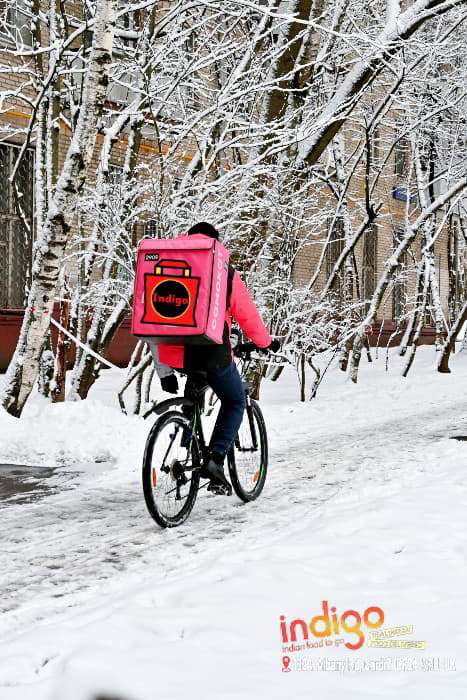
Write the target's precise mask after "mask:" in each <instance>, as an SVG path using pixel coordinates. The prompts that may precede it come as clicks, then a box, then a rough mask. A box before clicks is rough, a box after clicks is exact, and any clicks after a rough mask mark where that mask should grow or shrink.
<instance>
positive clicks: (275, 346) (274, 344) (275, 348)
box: [268, 338, 281, 352]
mask: <svg viewBox="0 0 467 700" xmlns="http://www.w3.org/2000/svg"><path fill="white" fill-rule="evenodd" d="M280 349H281V344H280V341H279V340H277V338H274V340H273V341H272V342H271V343H270V344H269V345H268V350H270V351H271V352H277V351H278V350H280Z"/></svg>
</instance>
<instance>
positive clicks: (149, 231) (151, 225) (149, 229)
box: [144, 219, 158, 238]
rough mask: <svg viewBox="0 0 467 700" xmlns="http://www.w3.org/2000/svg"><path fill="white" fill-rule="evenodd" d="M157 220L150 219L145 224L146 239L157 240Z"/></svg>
mask: <svg viewBox="0 0 467 700" xmlns="http://www.w3.org/2000/svg"><path fill="white" fill-rule="evenodd" d="M157 229H158V226H157V219H149V221H146V223H145V224H144V237H145V238H157Z"/></svg>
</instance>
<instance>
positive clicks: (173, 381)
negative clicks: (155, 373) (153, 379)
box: [161, 374, 178, 394]
mask: <svg viewBox="0 0 467 700" xmlns="http://www.w3.org/2000/svg"><path fill="white" fill-rule="evenodd" d="M161 387H162V390H163V391H166V392H167V393H168V394H176V393H177V392H178V379H177V377H176V376H175V374H169V375H168V376H167V377H161Z"/></svg>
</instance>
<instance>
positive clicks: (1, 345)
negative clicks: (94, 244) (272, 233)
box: [0, 2, 458, 370]
mask: <svg viewBox="0 0 467 700" xmlns="http://www.w3.org/2000/svg"><path fill="white" fill-rule="evenodd" d="M165 4H166V5H167V3H165ZM169 4H170V3H169ZM2 5H3V6H4V5H5V3H3V4H2V3H0V15H1V13H3V20H4V23H3V25H0V48H1V47H3V48H5V49H8V48H9V47H10V48H11V47H12V46H13V45H14V42H13V41H12V39H13V38H14V37H13V35H12V32H14V31H16V32H19V33H20V34H21V39H22V41H23V42H24V44H25V45H27V44H28V42H30V37H28V33H27V29H25V28H24V27H25V24H27V22H28V17H27V11H26V10H25V9H24V8H23V9H21V3H16V7H17V9H15V10H13V9H5V8H4V9H2ZM68 7H69V8H70V10H69V11H70V14H71V15H72V14H73V11H75V16H76V17H79V13H80V12H81V8H82V5H81V4H80V3H72V2H70V3H67V8H68ZM7 13H8V15H7ZM5 20H7V23H6V24H5ZM2 26H3V31H2V30H1V27H2ZM6 26H9V27H10V30H9V31H5V27H6ZM15 27H16V29H15ZM124 29H126V30H131V27H128V26H127V25H125V26H124ZM128 35H131V31H128ZM131 41H132V38H131V36H128V37H127V38H125V39H124V40H123V42H124V43H125V42H127V43H128V42H131ZM0 62H1V63H2V64H3V67H4V69H3V70H2V72H1V73H0V89H1V90H2V91H3V92H4V95H5V97H4V101H3V107H2V110H1V112H0V338H1V342H0V370H2V369H5V367H6V366H7V364H8V361H9V359H10V357H11V354H12V352H13V350H14V347H15V344H16V338H17V335H18V331H19V328H20V325H21V320H22V309H23V307H24V302H25V292H26V290H27V287H28V280H29V278H30V273H31V257H32V241H33V237H34V169H35V163H34V150H33V148H30V149H28V151H27V153H26V154H25V157H24V158H23V160H22V163H21V167H20V169H19V171H18V173H17V175H16V182H17V183H18V186H19V187H18V189H19V190H20V191H21V193H22V197H21V201H20V202H19V203H18V198H17V197H16V195H15V190H14V187H13V185H12V184H11V182H10V176H11V175H12V172H13V169H14V164H15V160H16V155H17V154H18V149H19V148H21V145H22V144H23V143H24V139H25V127H26V126H27V124H28V122H29V120H30V117H31V107H30V106H28V104H27V103H26V102H25V101H24V100H22V99H18V97H17V96H15V91H16V90H18V87H19V85H20V84H21V80H22V79H23V78H22V77H21V75H19V74H18V72H17V69H18V67H19V66H20V65H21V63H20V60H19V59H18V58H16V57H14V56H13V55H12V54H11V53H8V52H6V53H5V52H4V53H3V54H0ZM7 66H8V67H9V68H10V70H8V69H7ZM26 94H29V95H30V96H31V97H32V96H33V92H32V88H29V87H28V88H26ZM128 99H129V94H128V90H127V91H126V92H125V90H124V89H122V88H121V87H119V86H118V85H116V84H112V85H111V88H110V90H109V93H108V101H109V104H111V105H113V106H114V107H115V109H116V111H118V109H119V106H121V107H123V106H124V105H125V104H126V103H127V101H128ZM57 124H58V152H57V159H58V163H57V167H58V168H60V165H61V164H62V163H63V160H64V158H65V154H66V151H67V148H68V145H69V142H70V129H69V127H68V125H67V123H66V120H64V119H57ZM101 143H102V137H101V136H98V139H97V148H96V150H95V153H94V160H93V163H92V171H93V172H95V171H96V169H97V162H98V158H99V148H100V145H101ZM126 145H127V143H126V137H125V135H123V136H122V137H121V138H120V140H119V141H118V143H116V144H115V145H114V147H113V149H112V164H113V166H114V167H115V168H118V167H119V166H120V165H121V163H122V159H123V157H124V153H125V149H126ZM156 152H157V148H156V147H155V145H154V142H153V141H152V140H151V138H150V134H149V133H146V136H145V140H144V141H143V143H142V144H141V147H140V157H141V158H142V159H144V158H145V157H150V156H151V155H152V154H154V153H156ZM406 156H407V152H406V149H405V148H404V144H403V143H401V144H400V145H399V147H397V148H396V149H395V151H394V154H393V156H392V157H391V159H390V160H389V161H388V163H387V166H386V172H385V176H384V178H381V181H380V184H379V185H378V188H377V193H376V194H377V197H378V199H380V200H381V201H382V202H383V206H382V209H381V211H380V213H379V216H378V219H377V221H376V223H375V224H373V225H372V226H371V227H370V228H369V229H368V230H367V231H366V232H365V234H364V235H363V237H362V240H361V241H360V242H359V244H358V246H357V249H356V256H355V265H356V269H357V271H358V278H359V283H360V285H361V289H362V296H364V297H368V296H370V295H371V293H372V291H373V290H374V288H375V285H376V282H377V279H378V276H379V274H380V272H381V271H382V269H383V266H384V263H385V261H386V260H387V258H388V257H389V255H390V254H391V252H392V250H393V249H394V246H395V245H396V244H397V242H398V240H399V237H400V235H401V233H402V228H401V227H403V222H404V219H405V211H406V207H407V205H408V203H407V198H408V197H410V194H408V193H407V189H406V186H405V180H404V176H405V170H406V167H407V162H406ZM356 182H357V185H356V188H355V189H354V191H353V192H351V193H350V196H349V199H350V201H352V200H354V201H356V200H357V199H358V198H359V197H360V198H361V197H362V196H363V194H362V192H363V177H358V178H357V179H356ZM323 196H326V195H323ZM414 206H415V202H414V203H413V204H410V203H409V207H411V208H413V207H414ZM19 210H21V211H19ZM457 225H458V224H457V222H456V221H455V219H454V218H453V217H451V219H449V221H448V222H447V224H446V226H445V228H444V230H443V235H442V236H441V237H439V238H438V240H437V241H436V243H435V249H434V253H435V260H436V267H437V273H438V278H439V285H440V292H441V299H442V302H443V306H444V311H445V313H446V315H447V316H448V315H449V312H450V309H449V303H448V297H449V295H450V292H451V296H452V279H451V278H450V275H449V254H450V250H451V253H452V246H453V241H455V236H454V237H453V235H452V230H451V229H452V227H454V228H455V227H456V226H457ZM150 227H151V224H150V223H149V224H148V228H146V231H149V232H151V228H150ZM144 232H145V225H144V224H140V225H139V226H136V227H135V231H134V236H135V239H136V238H138V237H140V236H141V235H143V234H144ZM326 235H327V232H326V231H323V232H320V235H319V236H317V238H316V241H315V242H310V243H309V244H307V245H306V246H305V247H304V248H303V250H302V251H301V253H300V255H299V256H298V258H297V260H296V263H295V268H294V279H295V283H296V284H297V285H304V284H306V283H307V281H308V280H309V278H310V276H311V274H312V272H313V271H314V270H315V269H316V265H317V263H318V260H319V257H320V255H321V252H322V246H323V240H325V239H326ZM342 247H343V238H342V229H341V223H340V221H339V219H338V218H337V219H336V220H335V222H334V228H333V231H332V232H331V235H330V242H329V245H328V247H327V250H326V253H325V264H324V265H323V266H322V271H321V278H320V280H321V283H324V281H325V279H326V277H327V274H329V271H330V270H331V269H332V267H333V264H334V263H335V261H336V260H337V258H338V256H339V254H340V252H341V251H342ZM412 253H413V256H414V260H416V259H417V257H418V256H419V250H416V249H415V250H413V251H412ZM407 267H408V268H409V269H410V272H409V273H408V275H407V278H404V279H403V280H402V281H401V282H399V283H397V284H395V285H393V286H392V287H391V289H390V290H389V293H387V294H386V297H385V300H384V304H383V305H382V307H381V309H380V312H379V322H378V323H379V326H380V327H379V328H377V329H376V330H377V333H376V334H375V337H376V336H379V337H380V339H381V341H382V342H385V341H386V340H387V339H388V338H389V337H390V335H391V334H392V333H393V332H394V330H395V328H396V324H397V320H398V319H399V318H400V315H401V313H402V311H403V308H404V304H405V300H406V299H407V297H410V296H413V295H414V293H415V288H414V287H415V275H414V264H413V261H412V264H411V263H410V261H409V260H408V259H407ZM337 291H338V290H337ZM425 321H426V327H425V330H424V337H423V340H424V341H425V342H432V340H433V336H434V333H433V328H432V318H431V314H430V313H427V315H426V319H425ZM381 324H382V328H381ZM133 345H134V341H133V339H132V338H131V337H130V334H129V323H128V322H126V321H124V322H123V324H122V326H121V329H120V331H119V332H118V335H117V336H116V338H115V341H114V343H113V345H112V347H111V349H110V355H109V358H110V359H111V361H114V362H117V363H125V362H126V360H127V358H128V355H129V352H130V351H131V349H132V347H133Z"/></svg>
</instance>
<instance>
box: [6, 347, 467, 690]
mask: <svg viewBox="0 0 467 700" xmlns="http://www.w3.org/2000/svg"><path fill="white" fill-rule="evenodd" d="M383 355H384V353H382V354H381V356H380V358H379V359H377V360H375V362H373V364H372V365H367V364H366V363H365V364H364V365H363V366H362V373H361V378H360V383H359V385H358V386H354V385H352V384H351V383H349V382H348V381H347V380H346V378H345V377H344V375H342V374H341V373H339V372H338V371H337V370H330V372H329V376H328V377H327V380H326V381H325V382H324V383H323V384H322V386H321V387H320V390H319V394H318V398H317V399H316V400H315V401H314V402H312V403H307V404H300V403H298V402H297V401H296V394H297V388H296V386H295V383H294V380H293V376H292V375H291V374H288V375H286V376H285V377H284V379H281V380H280V382H279V383H277V384H275V385H274V384H272V383H268V384H265V385H264V395H263V399H262V402H261V405H262V408H263V410H264V413H265V416H266V421H267V425H268V432H269V440H270V472H269V475H268V481H267V484H266V488H265V490H264V492H263V495H262V496H261V498H260V499H259V500H258V501H257V502H255V503H253V504H248V505H243V504H241V503H240V502H239V501H238V500H236V498H235V497H232V498H231V499H225V498H220V497H217V498H216V497H213V496H210V495H209V494H204V493H202V495H201V496H200V498H199V499H198V502H197V504H196V506H195V509H194V511H193V513H192V515H191V517H190V519H189V521H188V522H187V523H186V524H185V525H183V526H182V527H180V528H177V529H174V530H165V531H162V530H160V529H158V528H157V526H156V525H155V523H153V521H152V520H151V519H150V517H149V515H148V514H147V512H146V509H145V505H144V501H143V497H142V493H141V486H140V464H141V456H142V450H143V446H144V440H145V437H146V434H147V431H148V428H149V425H148V424H147V423H145V422H144V421H143V420H142V419H139V418H135V417H125V416H123V415H122V414H121V413H120V412H119V411H118V409H117V406H116V401H115V396H114V389H115V387H116V386H118V383H119V382H120V381H121V377H120V376H119V375H118V373H116V372H111V371H109V372H106V373H105V374H104V377H103V378H102V380H101V381H100V382H99V384H98V385H97V386H96V387H95V389H94V390H93V394H92V397H91V399H90V400H88V401H86V402H83V403H74V404H72V403H69V404H65V405H61V406H50V405H48V404H46V403H44V402H42V401H40V400H39V399H37V400H35V401H34V402H33V403H32V404H31V406H29V407H28V408H27V411H26V414H25V416H24V418H23V419H22V420H21V421H16V420H14V419H11V418H9V417H7V416H5V415H3V414H2V415H0V430H1V431H2V432H1V435H2V438H1V443H0V463H6V464H11V463H16V464H30V465H34V466H35V467H36V469H35V470H34V472H31V473H34V474H35V475H36V476H37V473H38V470H39V473H40V468H42V469H44V470H48V471H47V479H45V478H44V480H43V482H44V483H47V484H48V485H49V490H45V491H43V492H42V493H41V494H39V495H40V497H38V498H36V499H35V500H28V499H27V498H26V499H24V498H22V500H21V499H20V500H21V502H20V500H17V501H16V502H15V500H14V498H11V497H10V498H8V499H7V500H4V501H3V502H0V509H1V524H2V535H3V537H2V547H1V549H0V572H1V573H0V586H1V590H2V596H1V599H0V600H1V602H0V610H1V611H2V615H1V618H0V619H1V625H0V699H1V700H91V699H92V700H94V698H96V697H98V695H99V694H101V695H102V696H103V695H104V694H105V693H106V694H107V695H110V696H111V697H115V698H122V699H125V700H154V699H155V698H157V699H158V700H179V699H181V698H186V697H187V696H189V697H191V698H195V699H198V698H200V699H201V698H202V699H203V700H204V699H211V698H212V699H214V698H216V699H218V698H222V699H224V698H225V699H226V700H231V699H232V700H233V699H234V698H235V699H237V698H238V699H239V698H242V700H243V699H247V700H249V699H250V698H251V699H252V700H253V699H257V698H273V699H275V698H278V699H279V698H289V697H294V698H299V699H302V698H303V699H305V698H310V697H312V696H313V697H319V698H320V700H327V699H328V698H329V699H330V698H335V697H336V694H337V693H338V692H342V691H344V692H345V693H346V697H349V698H351V700H353V699H356V698H359V699H360V698H369V699H370V698H371V700H375V698H379V697H381V698H397V699H398V700H405V699H407V700H408V699H409V698H410V699H411V700H413V699H415V700H418V699H419V698H420V699H423V700H425V699H431V698H433V699H434V698H436V699H438V698H439V697H440V695H441V693H446V694H447V695H448V696H449V698H450V700H457V699H459V700H460V699H461V698H465V697H466V693H467V661H466V649H467V632H466V631H465V629H464V627H463V620H464V619H465V614H466V610H467V601H466V594H465V590H466V589H467V586H466V582H467V581H466V578H467V577H466V570H467V548H466V540H467V537H466V532H465V520H466V519H465V500H466V491H467V486H466V479H465V470H466V467H467V452H466V450H467V442H463V441H457V440H454V439H451V437H453V436H456V435H457V436H459V435H467V399H466V392H465V387H466V380H467V356H465V355H464V356H461V355H459V356H456V357H454V358H453V362H452V369H453V373H452V374H450V375H439V374H437V373H436V372H435V371H434V370H433V363H434V353H433V351H432V349H428V348H422V349H421V350H420V351H419V353H418V354H417V358H416V363H415V366H414V368H413V370H412V373H411V374H410V375H409V378H408V379H406V380H404V379H402V378H401V377H400V376H399V374H398V372H399V366H400V359H399V358H397V356H396V355H391V362H390V365H389V369H390V371H389V372H388V373H386V372H385V371H384V365H385V357H384V356H383ZM0 473H1V472H0ZM45 473H46V472H45V471H44V474H45ZM23 496H24V494H23ZM322 601H328V603H329V606H330V607H331V606H334V607H335V608H336V609H337V612H336V615H338V616H339V619H340V617H341V615H342V614H343V613H344V612H345V611H347V610H355V611H356V612H359V613H361V614H362V613H363V612H364V611H365V610H366V609H367V608H368V607H371V606H378V607H379V608H381V609H382V610H383V612H384V615H385V621H384V626H383V628H382V629H387V628H393V627H396V626H400V625H405V626H407V625H413V627H414V629H413V631H412V632H411V633H410V634H408V635H406V636H399V637H397V639H399V640H404V639H405V640H415V641H420V642H425V643H426V648H425V649H419V648H418V649H417V648H416V649H410V648H409V649H407V648H406V649H397V648H374V647H370V646H369V641H370V634H369V632H370V631H369V630H368V629H367V628H366V627H365V626H364V625H362V627H361V630H362V632H363V634H364V638H365V639H364V643H363V645H362V647H361V648H360V649H358V650H356V651H354V650H351V649H349V648H347V647H345V644H346V643H353V642H355V640H356V639H358V634H356V633H355V632H346V631H343V630H342V629H339V630H338V632H337V634H332V635H330V636H329V637H327V638H326V639H325V640H323V642H324V641H328V642H330V643H331V646H324V645H323V646H322V647H319V646H318V647H316V646H314V647H312V648H309V649H305V650H301V649H300V650H298V651H297V650H294V649H293V648H291V647H290V644H287V645H286V647H287V648H286V649H285V650H284V649H283V642H282V641H281V636H280V619H279V618H280V616H281V615H283V616H285V619H286V622H287V623H289V622H290V621H292V620H293V619H296V618H301V619H304V620H305V621H306V622H307V623H308V622H309V621H310V620H311V618H312V617H313V616H316V615H319V614H322V609H321V606H322ZM371 619H374V618H372V617H371V616H370V620H371ZM352 621H354V620H353V619H352V618H350V622H349V624H350V623H352ZM331 631H332V630H331ZM315 642H319V640H318V639H317V638H314V637H312V636H311V634H310V638H309V643H310V644H311V643H315ZM283 657H288V659H289V661H287V659H286V660H285V661H284V660H283ZM337 662H339V664H337ZM287 664H288V666H287ZM365 664H366V666H365ZM372 664H373V666H372ZM286 666H287V668H288V669H291V671H290V672H284V671H285V667H286ZM299 669H303V670H299ZM381 669H383V670H381ZM430 669H431V670H430Z"/></svg>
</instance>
